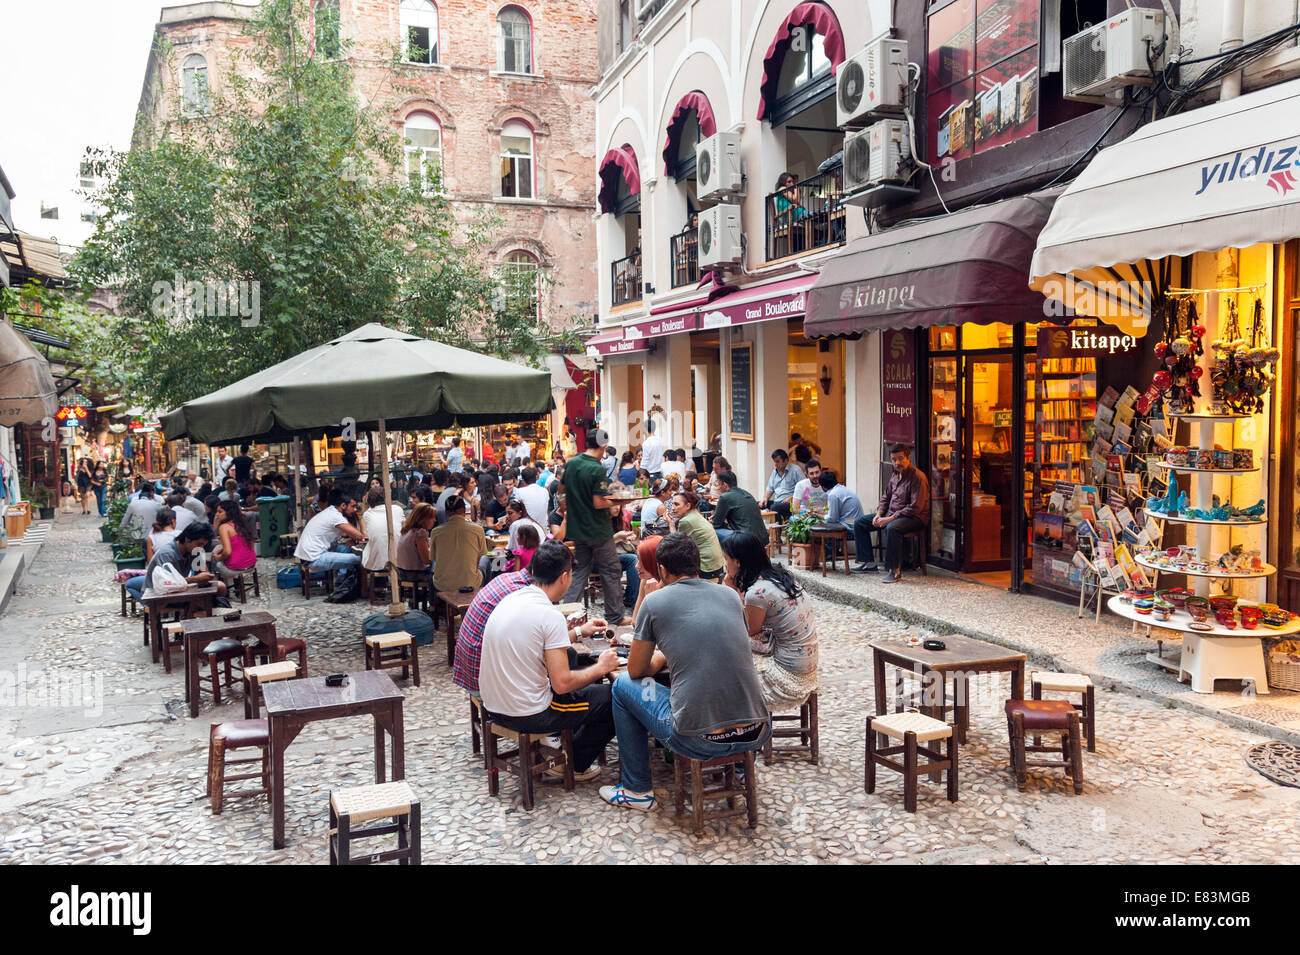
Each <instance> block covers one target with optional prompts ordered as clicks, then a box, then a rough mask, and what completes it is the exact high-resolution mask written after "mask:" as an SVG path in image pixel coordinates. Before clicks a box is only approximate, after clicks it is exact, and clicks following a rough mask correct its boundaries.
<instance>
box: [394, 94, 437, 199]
mask: <svg viewBox="0 0 1300 955" xmlns="http://www.w3.org/2000/svg"><path fill="white" fill-rule="evenodd" d="M402 138H403V139H405V140H406V147H405V148H406V178H407V180H408V181H409V182H410V184H411V188H412V189H419V190H420V192H422V193H423V194H424V195H426V196H427V195H432V194H433V192H434V190H435V188H437V185H436V184H437V182H438V171H439V170H440V169H441V168H442V127H441V126H439V125H438V121H437V120H436V119H435V118H434V117H432V116H430V115H429V114H428V113H412V114H411V115H410V116H408V117H407V118H406V125H405V126H404V127H403V129H402Z"/></svg>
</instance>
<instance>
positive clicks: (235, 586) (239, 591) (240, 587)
mask: <svg viewBox="0 0 1300 955" xmlns="http://www.w3.org/2000/svg"><path fill="white" fill-rule="evenodd" d="M246 574H252V575H253V596H255V597H260V596H262V582H261V581H260V580H258V577H257V567H256V565H254V566H252V567H245V568H244V569H243V570H241V571H239V572H238V573H237V574H236V575H235V576H234V577H231V578H230V581H229V586H230V589H231V591H232V592H235V593H236V595H237V596H238V597H239V602H240V603H241V604H246V603H248V581H247V580H245V579H244V576H245V575H246Z"/></svg>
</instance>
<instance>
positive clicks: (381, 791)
mask: <svg viewBox="0 0 1300 955" xmlns="http://www.w3.org/2000/svg"><path fill="white" fill-rule="evenodd" d="M370 819H391V820H392V822H390V823H386V824H384V825H380V826H370V827H369V828H367V829H357V830H355V831H354V830H353V829H352V824H353V823H356V822H366V821H367V820H370ZM389 833H396V834H397V848H396V849H386V850H384V851H382V852H372V853H370V854H369V855H366V856H362V857H361V858H358V859H353V858H352V843H353V842H354V841H355V840H357V839H367V838H370V837H371V836H385V835H388V834H389ZM394 859H396V860H397V863H398V865H419V864H420V800H419V799H417V798H416V797H415V793H414V792H413V791H412V790H411V787H410V786H409V785H407V784H406V783H405V782H402V781H400V780H399V781H398V782H395V783H379V784H377V785H374V786H358V787H356V788H355V789H339V790H336V791H335V792H331V793H330V865H373V864H375V863H376V862H391V861H392V860H394Z"/></svg>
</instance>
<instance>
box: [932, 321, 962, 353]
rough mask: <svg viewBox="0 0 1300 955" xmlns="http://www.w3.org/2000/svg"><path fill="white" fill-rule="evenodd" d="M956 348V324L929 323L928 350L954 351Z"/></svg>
mask: <svg viewBox="0 0 1300 955" xmlns="http://www.w3.org/2000/svg"><path fill="white" fill-rule="evenodd" d="M956 350H957V326H956V325H931V326H930V351H956Z"/></svg>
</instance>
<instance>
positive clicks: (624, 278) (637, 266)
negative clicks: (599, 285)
mask: <svg viewBox="0 0 1300 955" xmlns="http://www.w3.org/2000/svg"><path fill="white" fill-rule="evenodd" d="M609 279H610V282H609V285H610V305H612V306H615V307H616V306H619V305H626V304H627V303H628V302H636V301H640V299H641V253H640V251H637V252H633V253H632V254H631V255H629V256H626V257H625V258H622V259H615V260H614V261H613V262H611V263H609Z"/></svg>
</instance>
